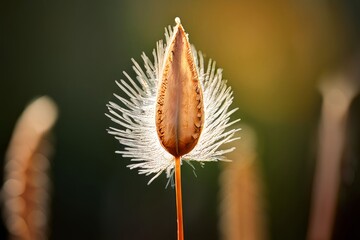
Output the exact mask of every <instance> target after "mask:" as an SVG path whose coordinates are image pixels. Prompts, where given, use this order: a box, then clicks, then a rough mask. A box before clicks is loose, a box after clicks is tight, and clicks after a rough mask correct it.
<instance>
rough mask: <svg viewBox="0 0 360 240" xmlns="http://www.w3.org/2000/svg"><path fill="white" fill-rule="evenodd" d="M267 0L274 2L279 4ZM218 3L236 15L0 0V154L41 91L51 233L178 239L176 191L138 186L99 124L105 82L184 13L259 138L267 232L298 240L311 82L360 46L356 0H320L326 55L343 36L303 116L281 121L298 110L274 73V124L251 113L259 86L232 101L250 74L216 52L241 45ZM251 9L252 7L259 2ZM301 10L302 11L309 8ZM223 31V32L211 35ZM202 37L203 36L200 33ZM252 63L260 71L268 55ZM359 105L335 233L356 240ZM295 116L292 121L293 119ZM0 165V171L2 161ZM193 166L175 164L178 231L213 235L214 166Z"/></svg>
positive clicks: (313, 120)
mask: <svg viewBox="0 0 360 240" xmlns="http://www.w3.org/2000/svg"><path fill="white" fill-rule="evenodd" d="M247 2H249V1H247ZM276 2H277V6H282V5H286V4H288V2H287V1H276ZM289 2H292V5H293V6H295V7H294V8H295V10H296V11H297V10H298V9H297V7H298V8H299V9H303V8H309V9H310V10H311V11H312V12H314V11H315V13H316V11H320V10H322V9H321V6H322V5H321V4H318V5H316V6H315V5H313V4H312V3H311V2H312V1H289ZM304 2H306V3H304ZM324 2H326V1H324ZM226 4H230V5H231V4H232V5H234V6H235V7H231V8H232V10H233V13H232V14H234V13H235V14H234V18H236V16H237V14H236V11H237V10H240V8H241V3H240V4H239V5H236V4H235V3H234V2H233V1H225V2H221V1H218V2H216V1H211V8H212V9H211V11H210V10H209V9H208V2H207V1H201V2H197V3H196V4H195V3H192V1H184V2H176V1H160V0H158V1H130V0H125V1H110V0H105V1H77V0H75V1H50V0H48V1H47V0H42V1H20V0H19V1H2V2H1V3H0V60H1V63H0V64H1V65H0V154H1V155H2V156H4V155H5V153H6V148H7V146H8V142H9V140H10V138H11V133H12V130H13V128H14V125H15V123H16V120H17V118H18V117H19V115H20V114H21V112H22V110H23V109H24V107H25V106H26V104H27V103H28V102H29V101H31V100H32V99H33V98H35V97H37V96H41V95H49V96H50V97H52V98H53V99H54V100H55V102H56V103H57V104H58V107H59V111H60V116H59V119H58V122H57V124H56V127H55V129H54V136H55V140H56V141H55V143H54V145H55V149H56V152H55V155H54V157H53V159H52V169H51V176H52V181H53V198H52V204H51V222H50V232H51V235H50V239H54V240H55V239H59V240H64V239H67V240H70V239H87V240H91V239H94V240H97V239H175V238H176V220H175V219H176V215H175V198H174V191H173V190H172V189H171V188H167V189H165V185H166V182H167V180H166V179H165V176H164V175H161V177H159V178H158V179H157V180H156V181H155V182H153V183H152V184H151V185H150V186H147V185H146V183H147V181H148V180H149V178H146V177H144V176H138V175H137V172H136V171H130V170H129V169H128V168H126V165H127V164H128V163H129V160H128V159H122V158H121V156H119V155H115V154H114V151H115V150H117V149H119V148H120V146H119V144H118V143H117V142H116V141H115V140H114V139H113V137H111V136H109V135H107V133H106V131H105V129H106V128H107V127H108V126H110V125H113V124H112V123H111V122H110V120H108V119H107V118H106V117H105V116H104V113H105V112H106V111H107V110H106V107H105V105H106V103H107V102H108V101H109V100H114V98H113V96H112V93H113V92H117V93H120V91H119V89H118V88H117V87H116V85H115V83H114V80H115V79H120V78H122V77H123V75H122V71H123V70H125V71H127V72H128V73H131V74H133V72H132V70H131V61H130V58H132V57H134V58H135V59H137V60H139V61H140V57H139V56H140V54H141V52H142V51H145V52H146V53H148V54H149V55H150V53H151V51H152V48H154V46H155V42H156V41H157V40H159V39H161V38H163V28H164V27H165V26H167V25H169V24H171V25H173V24H174V17H175V16H180V17H181V18H182V22H183V24H184V26H185V28H186V30H187V31H188V32H189V34H190V40H191V41H192V42H193V43H194V44H195V45H196V46H197V48H199V49H202V50H203V51H205V52H206V53H208V55H209V56H211V57H214V59H218V58H220V60H218V63H219V65H221V67H223V68H224V70H225V71H224V75H225V77H226V78H228V79H230V81H229V84H230V85H234V91H235V93H234V94H235V103H234V106H238V107H239V108H240V110H239V111H238V112H237V116H236V117H241V119H242V123H243V124H245V123H246V124H249V125H251V126H252V127H253V128H254V129H255V131H256V133H257V134H258V142H259V146H258V149H259V159H260V161H261V166H262V172H263V173H264V175H263V179H264V182H265V191H266V194H265V197H266V199H265V201H266V203H267V214H268V223H269V235H270V236H269V239H285V240H289V239H291V240H296V239H304V238H305V235H306V229H307V221H308V211H309V203H310V186H311V180H312V172H313V166H314V160H315V156H316V145H315V143H316V138H315V135H316V128H317V123H318V120H319V116H320V105H321V97H320V95H319V94H318V92H317V90H316V80H314V79H317V78H318V76H319V75H320V72H321V71H323V70H324V69H331V68H332V67H333V66H335V65H336V64H337V63H339V62H342V61H343V59H345V58H346V57H347V56H350V55H351V53H352V52H353V51H354V48H355V43H356V42H358V41H359V34H358V33H359V22H360V20H359V15H360V12H359V3H358V1H356V0H353V1H350V0H348V1H337V2H336V1H329V2H326V5H327V4H328V6H329V9H330V10H329V13H330V15H329V19H330V20H329V21H330V23H329V24H328V26H335V27H334V28H336V29H337V28H338V29H340V30H339V31H338V30H334V31H330V33H328V35H326V36H322V37H321V39H320V40H318V42H319V45H323V44H325V45H326V43H329V42H330V44H328V45H326V46H325V49H323V51H324V52H331V51H332V47H333V46H332V45H331V42H332V41H333V39H334V38H337V37H338V36H337V35H336V34H337V33H339V32H340V33H342V30H344V29H345V30H346V31H345V30H344V32H345V36H343V39H341V40H339V41H338V42H335V43H336V44H340V46H341V47H340V48H339V49H337V50H336V52H335V53H334V54H330V56H328V55H326V54H325V55H324V56H325V57H324V59H325V60H324V59H323V58H321V60H319V62H321V63H319V64H317V62H315V63H314V64H312V66H315V67H314V70H313V71H312V72H311V74H309V75H308V76H309V78H311V79H310V80H309V84H308V85H306V86H305V87H306V91H307V93H306V94H307V95H306V96H308V95H311V96H312V98H311V99H312V100H311V104H309V105H305V107H304V109H305V110H304V109H302V110H301V112H302V113H303V112H306V116H305V117H304V118H303V119H302V118H301V117H299V116H297V115H296V114H295V115H294V116H295V117H288V115H291V114H293V112H295V113H296V112H297V111H298V109H297V107H296V106H297V105H296V104H295V105H294V106H295V107H294V106H293V105H292V104H291V103H292V102H293V103H297V102H301V101H303V99H302V98H293V99H291V95H292V92H297V91H298V90H297V89H296V84H294V85H293V84H292V83H291V84H289V85H286V83H288V82H289V81H290V80H291V79H292V78H294V76H293V75H291V74H290V72H291V71H290V70H289V71H288V70H285V74H284V75H282V77H283V79H284V80H283V83H285V85H281V83H282V81H280V85H279V86H278V87H275V88H274V89H275V92H274V94H275V95H277V92H276V89H279V96H280V97H279V99H280V101H281V102H285V103H286V102H287V98H286V96H287V95H288V97H289V98H290V99H291V100H289V105H288V106H287V105H286V104H285V105H284V106H283V108H284V110H283V109H280V110H279V112H281V113H284V115H281V116H280V117H279V118H278V119H275V120H274V119H273V118H272V117H267V116H266V113H265V114H263V113H261V111H259V112H260V113H257V112H256V111H255V110H252V109H253V107H252V105H251V104H256V103H257V101H260V99H261V96H260V95H258V93H257V92H250V95H251V96H253V101H254V102H253V103H252V102H251V101H246V99H242V97H241V96H243V95H246V94H247V95H249V91H251V90H249V89H247V88H246V87H244V86H243V85H241V82H242V81H244V82H245V81H247V79H241V78H239V77H238V76H239V75H237V73H238V72H239V71H241V69H240V70H239V67H240V68H241V66H240V65H236V64H232V63H234V62H235V61H236V58H237V55H233V56H232V55H231V54H232V53H231V50H224V52H225V57H224V55H223V54H222V48H223V47H224V48H227V49H229V48H233V49H235V50H236V48H237V47H238V46H236V45H234V46H231V47H229V43H227V42H226V39H229V40H231V39H233V38H236V37H237V36H236V35H235V34H234V33H233V32H232V31H233V29H234V28H236V27H237V26H238V24H237V22H227V23H226V24H225V23H223V21H224V20H223V19H224V18H225V19H226V17H227V15H228V12H227V11H226V9H227V6H226ZM257 4H258V5H259V6H261V7H262V9H268V8H269V9H272V7H271V4H269V3H267V1H257ZM230 5H229V6H230ZM232 5H231V6H232ZM236 6H238V8H239V9H237V8H236ZM319 6H320V7H319ZM317 8H319V9H317ZM254 9H255V10H254V11H255V12H256V7H255V8H254ZM271 11H272V10H270V12H271ZM274 11H276V10H274ZM303 13H304V16H306V13H307V10H304V11H303ZM239 14H240V13H239ZM207 21H212V22H217V21H219V22H220V23H221V24H223V25H222V26H223V28H221V27H219V26H213V25H207V24H206V23H207ZM200 23H201V24H200ZM220 23H219V24H220ZM311 24H312V23H310V25H311ZM314 24H316V22H315V23H314ZM220 28H221V30H222V33H221V34H219V35H217V31H218V30H219V29H220ZM305 29H306V27H305ZM295 31H296V30H295ZM205 32H207V33H209V35H206V36H205V35H204V34H203V33H205ZM224 34H226V35H225V37H224ZM332 34H333V35H332ZM221 36H222V38H221V41H220V40H219V41H218V40H217V38H218V37H219V39H220V37H221ZM210 38H211V39H210ZM235 42H236V39H235ZM203 46H204V47H203ZM204 48H205V49H204ZM326 48H327V49H326ZM236 54H239V53H236ZM240 54H241V53H240ZM317 54H320V53H315V55H317ZM291 56H292V55H290V57H291ZM225 58H226V59H227V60H224V59H225ZM295 60H296V59H295ZM316 61H317V60H316ZM258 64H259V69H260V68H261V67H262V66H263V64H266V62H265V63H263V62H261V61H260V62H258ZM289 69H291V67H289ZM240 76H241V74H240ZM305 80H306V79H305ZM305 80H304V81H305ZM275 84H279V82H277V83H275ZM282 86H284V87H282ZM275 95H274V96H275ZM299 96H302V95H301V94H299ZM275 98H276V97H275ZM272 105H274V106H276V105H277V102H276V101H275V102H271V101H270V102H268V105H267V106H263V108H264V109H265V108H267V107H269V108H271V107H272ZM306 106H310V107H309V108H307V107H306ZM289 109H290V110H289ZM288 110H289V111H288ZM359 110H360V103H359V98H357V99H356V100H355V101H354V103H353V106H352V109H351V119H350V125H349V132H351V133H352V135H351V136H352V138H350V141H351V145H349V146H351V149H352V150H351V151H350V150H349V151H350V153H351V154H350V155H351V162H352V168H351V169H352V171H353V173H354V176H355V177H354V179H353V180H352V181H350V182H345V183H342V188H341V197H340V206H339V210H338V213H337V216H338V218H337V221H336V226H335V236H336V239H360V230H359V229H360V217H359V216H360V190H359V184H358V183H359V176H358V166H357V165H358V164H359V148H360V146H359V135H360V134H359V127H358V125H359V122H360V121H359ZM299 111H300V110H299ZM274 114H275V115H276V114H277V113H274ZM296 118H299V119H300V120H294V119H296ZM0 166H3V158H2V157H1V158H0ZM196 167H197V175H198V177H197V178H196V177H194V176H193V173H192V169H191V168H190V167H185V168H183V169H184V170H183V194H184V200H183V201H184V218H185V237H186V238H187V239H208V240H211V239H219V230H218V218H219V217H218V205H219V195H218V191H219V183H218V176H219V173H220V170H221V164H207V165H206V167H205V168H201V167H200V166H197V165H196ZM0 176H2V173H0ZM1 229H2V230H1V232H0V233H1V236H0V239H3V238H5V237H6V230H5V227H4V225H3V224H2V227H1Z"/></svg>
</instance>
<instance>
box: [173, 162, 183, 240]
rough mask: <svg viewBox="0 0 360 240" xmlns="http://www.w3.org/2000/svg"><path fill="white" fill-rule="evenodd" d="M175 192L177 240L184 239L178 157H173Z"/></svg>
mask: <svg viewBox="0 0 360 240" xmlns="http://www.w3.org/2000/svg"><path fill="white" fill-rule="evenodd" d="M175 194H176V215H177V232H178V238H177V239H178V240H184V227H183V213H182V193H181V163H180V157H175Z"/></svg>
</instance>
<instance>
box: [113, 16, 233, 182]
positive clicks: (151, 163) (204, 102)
mask: <svg viewBox="0 0 360 240" xmlns="http://www.w3.org/2000/svg"><path fill="white" fill-rule="evenodd" d="M175 22H176V25H175V26H174V27H170V26H169V27H168V28H165V43H164V42H163V41H162V40H160V41H158V42H157V44H156V49H154V50H153V58H154V60H153V61H151V60H150V59H149V58H148V57H147V55H145V53H143V54H142V55H141V57H142V60H143V62H144V67H141V66H140V65H139V64H138V63H137V62H136V61H135V60H133V59H132V62H133V64H134V65H133V70H134V71H135V73H136V77H135V78H132V77H130V75H128V74H127V73H126V72H123V73H124V75H125V77H126V80H120V81H116V84H117V85H118V86H119V88H120V89H121V90H122V92H123V93H122V94H121V95H117V94H114V95H115V97H116V98H117V99H118V100H119V103H114V102H109V103H108V105H107V107H108V110H109V113H107V114H106V115H107V116H108V117H109V118H110V119H111V120H112V121H113V122H115V123H117V124H118V125H119V128H115V127H110V128H109V129H108V133H110V134H112V135H114V137H115V138H116V139H118V140H119V142H120V143H121V144H122V145H124V149H123V150H122V151H117V153H120V154H122V156H123V157H128V158H131V161H132V163H131V164H130V165H129V168H130V169H135V168H138V169H139V173H140V174H145V175H153V177H152V178H151V180H150V181H149V183H151V182H152V181H153V180H154V179H155V178H156V177H158V176H159V175H160V174H161V173H162V172H166V175H167V177H170V175H171V172H172V169H173V168H174V164H175V161H174V156H175V157H181V160H183V161H197V162H200V163H201V164H204V163H205V162H210V161H218V160H226V158H225V156H224V154H226V153H228V152H231V151H232V150H233V148H228V149H226V148H225V149H223V148H222V149H221V150H220V149H219V148H220V146H221V145H223V144H225V143H228V142H231V141H234V140H236V139H237V138H236V137H234V134H235V132H237V131H238V130H239V129H235V128H231V125H233V124H234V123H236V122H238V121H239V119H237V120H234V121H230V116H231V115H232V114H233V113H234V112H235V111H236V110H237V108H235V109H231V110H229V108H230V105H231V104H232V101H233V92H232V90H231V88H230V87H228V86H227V85H226V80H223V79H222V69H217V68H216V66H215V62H214V61H212V60H211V59H210V60H209V61H208V63H207V66H206V67H205V63H204V57H203V55H202V53H201V52H197V51H196V50H195V48H194V46H191V45H190V44H189V39H188V35H187V34H186V33H185V30H184V28H183V26H182V25H181V22H180V19H179V18H176V19H175Z"/></svg>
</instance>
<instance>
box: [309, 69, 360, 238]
mask: <svg viewBox="0 0 360 240" xmlns="http://www.w3.org/2000/svg"><path fill="white" fill-rule="evenodd" d="M348 77H349V76H346V75H338V76H332V77H331V78H330V79H326V81H324V82H323V84H322V85H321V86H320V91H321V94H322V96H323V105H322V112H321V119H320V125H319V146H318V156H317V159H318V160H317V164H316V168H315V177H314V185H313V194H312V205H311V213H310V221H309V229H308V236H307V239H308V240H329V239H331V235H332V229H333V225H334V218H335V212H336V211H335V210H336V205H337V198H338V197H337V195H338V190H339V182H340V166H341V158H342V154H343V150H344V145H345V132H346V122H347V117H348V110H349V107H350V104H351V101H352V99H353V97H354V96H355V95H356V93H357V89H358V88H357V86H356V85H354V84H353V82H352V81H351V79H347V78H348Z"/></svg>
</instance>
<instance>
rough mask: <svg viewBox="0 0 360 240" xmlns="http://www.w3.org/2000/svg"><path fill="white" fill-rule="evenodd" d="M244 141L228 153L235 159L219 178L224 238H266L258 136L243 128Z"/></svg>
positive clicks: (221, 222) (233, 239)
mask: <svg viewBox="0 0 360 240" xmlns="http://www.w3.org/2000/svg"><path fill="white" fill-rule="evenodd" d="M241 132H242V136H243V138H242V139H243V140H242V141H241V142H239V143H238V142H236V143H237V144H236V145H235V146H236V150H235V151H233V152H232V153H231V154H229V158H231V159H232V160H233V162H232V163H231V164H227V165H225V166H224V169H223V171H222V173H221V177H220V186H221V192H220V194H221V195H220V201H221V203H220V233H221V239H223V240H235V239H244V240H245V239H246V240H265V239H267V230H266V216H265V215H266V214H265V211H264V196H263V195H264V194H263V184H262V179H261V176H260V171H259V166H258V162H257V161H258V159H257V154H256V150H255V148H256V139H255V138H256V136H255V133H254V132H253V131H252V129H251V128H250V127H247V126H245V127H242V131H241Z"/></svg>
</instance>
